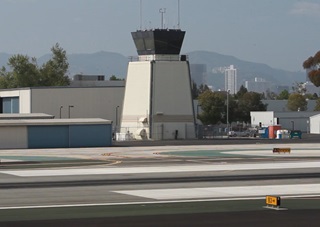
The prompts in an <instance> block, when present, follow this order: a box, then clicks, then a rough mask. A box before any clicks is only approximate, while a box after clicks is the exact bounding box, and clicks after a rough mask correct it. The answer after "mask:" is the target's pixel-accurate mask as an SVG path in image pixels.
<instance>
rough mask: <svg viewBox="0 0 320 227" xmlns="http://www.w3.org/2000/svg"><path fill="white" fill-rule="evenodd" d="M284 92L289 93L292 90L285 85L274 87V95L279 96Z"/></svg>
mask: <svg viewBox="0 0 320 227" xmlns="http://www.w3.org/2000/svg"><path fill="white" fill-rule="evenodd" d="M284 90H287V91H288V92H291V90H292V89H290V88H289V86H286V85H278V86H275V87H274V92H275V93H276V94H280V93H281V92H282V91H284Z"/></svg>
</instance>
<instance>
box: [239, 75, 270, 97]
mask: <svg viewBox="0 0 320 227" xmlns="http://www.w3.org/2000/svg"><path fill="white" fill-rule="evenodd" d="M270 87H271V83H270V82H267V81H266V80H264V79H262V78H258V77H256V78H254V81H245V88H246V89H247V90H248V91H253V92H257V93H266V91H267V90H268V89H270Z"/></svg>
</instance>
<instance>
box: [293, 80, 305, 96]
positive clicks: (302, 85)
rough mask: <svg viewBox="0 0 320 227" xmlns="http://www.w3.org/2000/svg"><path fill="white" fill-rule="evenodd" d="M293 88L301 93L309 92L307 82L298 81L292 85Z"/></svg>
mask: <svg viewBox="0 0 320 227" xmlns="http://www.w3.org/2000/svg"><path fill="white" fill-rule="evenodd" d="M292 90H293V92H295V93H298V94H301V95H305V94H306V92H307V88H306V83H302V82H300V83H298V82H296V84H295V85H294V86H292Z"/></svg>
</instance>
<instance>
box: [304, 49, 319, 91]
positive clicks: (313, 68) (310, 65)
mask: <svg viewBox="0 0 320 227" xmlns="http://www.w3.org/2000/svg"><path fill="white" fill-rule="evenodd" d="M303 68H304V69H307V70H308V71H309V72H308V77H309V79H310V81H311V82H312V83H313V84H314V85H315V86H316V87H319V86H320V51H318V52H317V53H316V54H315V55H314V56H311V57H309V58H308V59H307V60H305V61H304V62H303Z"/></svg>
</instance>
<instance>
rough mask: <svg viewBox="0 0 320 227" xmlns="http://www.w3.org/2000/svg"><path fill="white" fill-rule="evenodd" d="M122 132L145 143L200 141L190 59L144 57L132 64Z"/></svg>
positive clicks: (180, 57) (168, 56) (130, 64)
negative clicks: (196, 128) (171, 140)
mask: <svg viewBox="0 0 320 227" xmlns="http://www.w3.org/2000/svg"><path fill="white" fill-rule="evenodd" d="M120 132H121V133H125V134H126V135H127V136H128V137H130V138H132V139H143V140H144V139H145V140H147V139H152V140H170V139H194V138H195V137H196V133H195V113H194V108H193V100H192V95H191V77H190V67H189V62H188V61H187V59H186V56H183V55H182V56H179V55H141V56H139V61H135V62H129V65H128V73H127V78H126V88H125V96H124V103H123V109H122V116H121V129H120Z"/></svg>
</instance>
